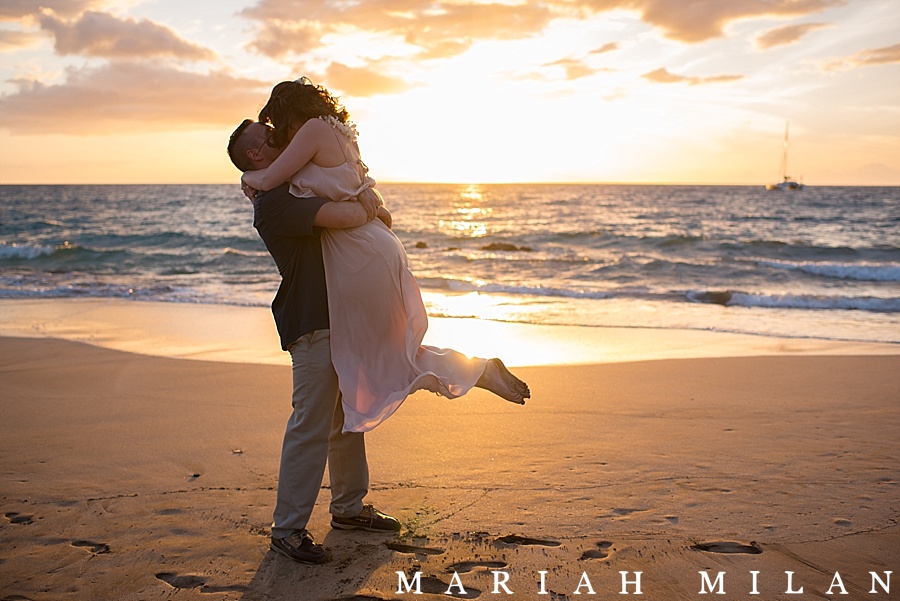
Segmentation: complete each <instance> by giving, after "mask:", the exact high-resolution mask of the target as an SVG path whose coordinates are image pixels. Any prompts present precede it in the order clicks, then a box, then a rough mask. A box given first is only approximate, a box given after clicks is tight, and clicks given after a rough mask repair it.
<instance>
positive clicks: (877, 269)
mask: <svg viewBox="0 0 900 601" xmlns="http://www.w3.org/2000/svg"><path fill="white" fill-rule="evenodd" d="M754 261H755V262H756V263H757V265H760V266H764V267H771V268H773V269H786V270H790V271H801V272H803V273H808V274H810V275H817V276H822V277H827V278H837V279H840V280H857V281H869V282H900V264H898V263H830V262H818V261H770V260H761V259H754Z"/></svg>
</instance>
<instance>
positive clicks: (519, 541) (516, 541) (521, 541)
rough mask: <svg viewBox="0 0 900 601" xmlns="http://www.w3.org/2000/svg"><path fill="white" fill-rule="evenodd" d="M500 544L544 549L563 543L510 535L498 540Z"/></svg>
mask: <svg viewBox="0 0 900 601" xmlns="http://www.w3.org/2000/svg"><path fill="white" fill-rule="evenodd" d="M497 542H498V543H506V544H507V545H539V546H542V547H558V546H560V545H561V544H562V543H561V542H559V541H555V540H542V539H539V538H528V537H527V536H519V535H517V534H510V535H509V536H503V537H500V538H498V539H497Z"/></svg>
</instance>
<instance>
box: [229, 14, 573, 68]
mask: <svg viewBox="0 0 900 601" xmlns="http://www.w3.org/2000/svg"><path fill="white" fill-rule="evenodd" d="M242 14H243V15H244V16H245V17H248V18H250V19H254V20H257V21H259V22H260V23H261V25H260V28H259V30H258V31H257V36H256V39H255V41H254V42H253V43H252V47H253V48H255V49H257V50H258V51H260V52H261V53H263V54H266V55H268V56H271V57H273V58H281V57H284V56H287V55H291V54H303V53H304V52H307V51H310V50H314V49H316V48H318V47H320V46H322V45H323V42H322V38H323V36H325V35H327V34H329V33H334V32H338V31H343V30H346V29H348V28H350V29H355V30H359V31H370V32H376V33H380V34H384V35H389V36H394V37H397V38H400V39H402V40H405V41H406V43H408V44H410V45H413V46H417V47H419V48H421V55H420V56H419V58H445V57H450V56H455V55H458V54H461V53H462V52H465V51H466V50H467V49H468V48H469V47H470V46H471V44H472V42H473V41H476V40H509V39H520V38H523V37H528V36H530V35H533V34H535V33H537V32H539V31H541V30H542V29H543V28H544V26H545V25H547V23H549V22H550V21H551V20H552V19H553V18H555V16H556V13H555V12H554V11H553V10H552V9H551V8H550V6H548V5H543V4H537V3H530V2H529V3H525V4H521V5H514V6H513V5H507V4H475V3H468V4H467V3H462V2H435V3H421V2H414V1H412V0H386V1H385V2H377V3H375V2H361V3H358V4H356V5H355V6H354V7H353V8H352V10H344V7H343V6H341V5H339V4H336V3H334V2H329V1H327V0H311V1H307V2H303V3H285V2H282V1H278V0H261V1H260V2H259V3H258V4H257V5H256V6H254V7H252V8H249V9H246V10H244V11H243V12H242ZM298 33H302V39H301V40H300V41H301V42H302V43H301V44H297V39H296V38H297V35H298Z"/></svg>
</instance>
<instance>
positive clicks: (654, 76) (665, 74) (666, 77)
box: [641, 67, 744, 86]
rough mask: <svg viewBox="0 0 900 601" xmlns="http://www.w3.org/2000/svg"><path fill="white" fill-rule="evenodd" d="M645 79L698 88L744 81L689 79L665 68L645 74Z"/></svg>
mask: <svg viewBox="0 0 900 601" xmlns="http://www.w3.org/2000/svg"><path fill="white" fill-rule="evenodd" d="M641 77H643V78H644V79H647V80H649V81H652V82H654V83H686V84H688V85H692V86H696V85H702V84H708V83H724V82H729V81H737V80H739V79H743V78H744V76H743V75H715V76H713V77H689V76H686V75H677V74H675V73H670V72H669V70H668V69H666V68H665V67H663V68H661V69H656V70H655V71H650V72H649V73H644V74H643V75H641Z"/></svg>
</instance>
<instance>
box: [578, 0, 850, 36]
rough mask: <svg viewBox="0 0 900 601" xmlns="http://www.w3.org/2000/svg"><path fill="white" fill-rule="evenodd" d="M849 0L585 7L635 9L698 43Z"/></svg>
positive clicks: (634, 2)
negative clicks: (749, 22) (744, 25)
mask: <svg viewBox="0 0 900 601" xmlns="http://www.w3.org/2000/svg"><path fill="white" fill-rule="evenodd" d="M845 3H846V0H692V1H691V2H674V1H672V0H583V1H582V2H581V5H582V6H584V7H587V8H589V9H591V10H594V11H597V12H600V11H606V10H613V9H625V10H635V11H637V12H639V13H640V14H641V18H642V19H643V21H645V22H646V23H648V24H650V25H653V26H655V27H659V28H660V29H662V30H663V32H664V33H665V35H666V37H669V38H671V39H673V40H678V41H680V42H687V43H696V42H703V41H705V40H708V39H712V38H716V37H720V36H722V35H723V33H724V29H725V26H726V25H728V24H729V23H731V22H732V21H736V20H738V19H747V18H754V17H767V16H778V17H797V16H803V15H808V14H812V13H816V12H819V11H821V10H823V9H826V8H829V7H832V6H840V5H842V4H845Z"/></svg>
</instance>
